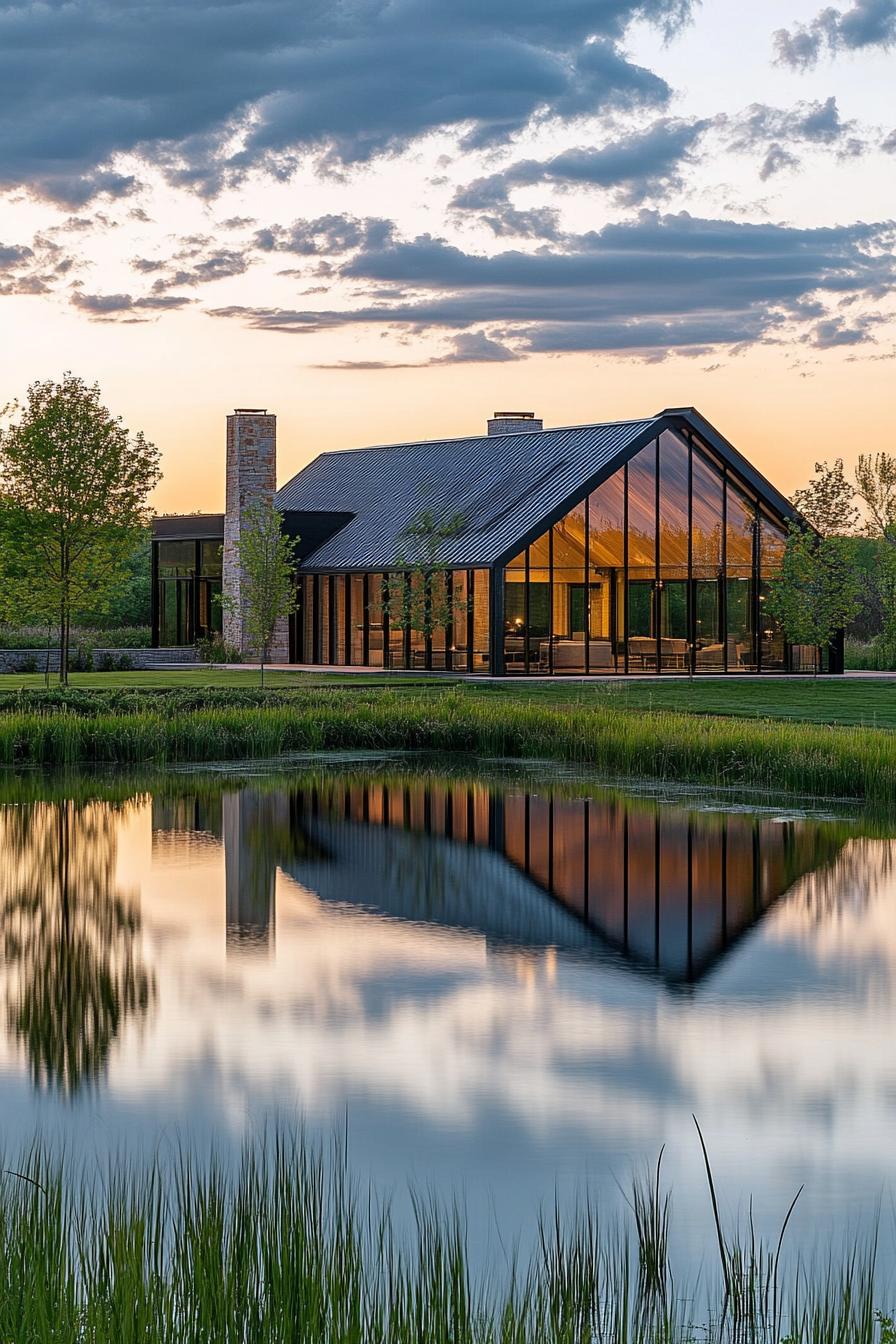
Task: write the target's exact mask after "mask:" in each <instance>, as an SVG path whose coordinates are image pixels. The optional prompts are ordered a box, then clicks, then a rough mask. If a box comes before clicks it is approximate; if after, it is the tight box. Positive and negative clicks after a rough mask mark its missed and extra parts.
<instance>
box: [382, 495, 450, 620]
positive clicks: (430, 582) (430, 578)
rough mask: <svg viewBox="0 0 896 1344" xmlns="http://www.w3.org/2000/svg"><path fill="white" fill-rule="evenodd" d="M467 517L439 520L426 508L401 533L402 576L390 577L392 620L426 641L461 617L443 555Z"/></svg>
mask: <svg viewBox="0 0 896 1344" xmlns="http://www.w3.org/2000/svg"><path fill="white" fill-rule="evenodd" d="M464 521H465V520H464V517H463V514H460V513H456V514H454V515H452V517H450V518H448V519H445V520H444V521H441V522H440V521H439V519H438V518H437V516H436V514H435V513H434V512H433V510H431V509H423V510H422V511H421V512H420V513H419V514H418V515H417V517H416V518H415V519H414V520H413V522H411V523H409V524H408V526H407V527H406V528H405V530H404V532H403V533H402V534H401V539H400V540H401V545H400V547H399V550H398V554H397V556H396V558H395V564H396V568H397V570H398V571H400V572H399V573H394V572H393V573H392V574H391V575H390V578H389V586H388V591H387V599H388V606H389V613H390V616H389V618H390V620H391V621H392V622H393V623H394V624H395V625H397V626H400V627H401V629H403V630H414V631H416V633H417V634H419V635H422V636H423V637H424V639H427V640H428V639H431V638H432V636H433V634H434V633H435V631H437V630H447V629H448V627H449V626H450V625H452V624H453V623H454V621H455V619H456V618H457V615H458V614H459V608H458V604H457V601H456V599H455V598H454V596H453V594H450V593H449V589H448V585H447V583H446V582H445V570H444V565H443V564H442V555H443V551H444V547H445V543H446V542H447V541H450V540H451V539H452V537H456V536H457V535H458V533H459V532H461V531H462V530H463V527H464Z"/></svg>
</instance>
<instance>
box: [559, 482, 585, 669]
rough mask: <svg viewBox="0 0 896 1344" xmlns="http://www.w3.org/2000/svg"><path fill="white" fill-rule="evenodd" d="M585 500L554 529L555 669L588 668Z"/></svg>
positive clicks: (571, 510)
mask: <svg viewBox="0 0 896 1344" xmlns="http://www.w3.org/2000/svg"><path fill="white" fill-rule="evenodd" d="M586 529H587V506H586V503H584V502H583V503H581V504H577V505H576V506H575V508H573V509H570V511H569V513H568V514H567V515H566V516H565V518H563V519H561V521H560V522H559V523H556V524H555V525H554V528H553V558H554V569H553V576H552V620H553V668H554V671H555V672H584V671H585V630H586V628H587V622H588V604H589V594H588V592H587V590H586V587H585V533H586Z"/></svg>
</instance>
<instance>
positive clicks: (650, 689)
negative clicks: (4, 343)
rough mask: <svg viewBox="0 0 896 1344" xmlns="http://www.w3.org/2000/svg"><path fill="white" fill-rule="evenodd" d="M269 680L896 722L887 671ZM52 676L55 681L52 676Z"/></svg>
mask: <svg viewBox="0 0 896 1344" xmlns="http://www.w3.org/2000/svg"><path fill="white" fill-rule="evenodd" d="M265 683H266V685H267V686H269V687H270V688H272V689H277V690H283V689H288V688H295V689H303V688H310V687H319V686H334V687H338V688H340V689H342V690H344V691H345V692H346V693H348V694H350V693H351V691H352V690H363V691H364V692H365V693H368V692H369V691H370V690H371V689H372V688H383V689H385V688H386V687H393V688H394V687H399V688H401V689H403V690H405V691H406V692H407V694H408V695H409V696H418V695H426V696H430V695H435V696H438V695H440V694H442V693H443V692H444V691H445V690H447V689H448V688H449V687H451V686H454V687H460V689H461V691H462V693H463V694H464V695H465V696H470V697H472V698H474V699H477V700H478V699H482V700H490V699H493V698H498V699H502V700H511V701H514V702H522V703H530V704H544V705H545V706H550V705H553V706H560V705H570V706H577V705H608V706H613V707H616V708H619V709H627V710H633V711H636V712H637V711H641V712H643V711H645V710H646V711H649V710H652V709H656V710H677V711H681V712H685V713H694V714H714V715H726V716H730V717H735V718H767V719H786V720H797V721H804V722H808V723H835V724H852V725H856V724H861V725H866V726H868V727H879V728H888V729H889V728H896V680H890V679H886V678H881V679H879V680H878V679H873V678H861V679H860V678H856V679H851V678H831V679H825V678H821V679H819V680H818V681H817V682H816V681H814V680H813V679H812V678H802V677H800V678H793V679H790V678H787V679H785V678H781V679H777V678H776V679H768V680H762V679H755V680H753V679H750V680H748V679H746V678H738V677H728V678H711V679H703V680H701V679H699V678H698V679H695V680H694V681H693V682H690V683H689V682H688V681H687V680H684V679H681V680H680V679H678V678H675V679H666V680H662V679H644V680H641V679H638V680H632V681H629V680H623V679H622V678H620V679H619V680H618V681H613V682H611V681H599V682H597V681H596V682H592V683H582V682H578V681H567V680H563V679H557V680H555V681H552V682H547V681H544V682H538V681H526V682H524V681H522V680H521V681H518V682H512V681H506V682H475V681H467V682H458V681H457V680H456V679H454V678H453V677H438V676H431V677H428V678H427V677H421V676H415V675H413V674H404V675H402V674H398V675H383V674H382V673H372V674H371V675H369V676H366V675H363V674H339V673H335V674H333V673H331V674H327V673H308V672H270V673H268V674H267V675H266V678H265ZM43 684H44V683H43V677H41V676H35V675H19V674H9V675H5V676H2V677H0V704H2V692H4V691H7V692H8V691H15V690H17V689H19V688H25V687H27V688H29V689H39V688H41V687H42V686H43ZM51 684H54V683H51ZM71 684H72V686H75V687H81V688H96V689H104V688H105V689H112V688H125V689H146V690H153V689H161V688H174V687H183V688H215V689H226V688H228V687H250V686H251V687H255V686H257V685H258V672H257V670H254V669H248V668H246V669H223V668H222V669H219V668H202V669H198V668H197V669H189V670H185V671H182V672H181V671H175V672H172V671H164V670H161V671H157V672H77V673H72V675H71Z"/></svg>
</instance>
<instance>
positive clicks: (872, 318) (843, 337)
mask: <svg viewBox="0 0 896 1344" xmlns="http://www.w3.org/2000/svg"><path fill="white" fill-rule="evenodd" d="M878 321H879V318H878V316H877V315H875V314H868V315H866V316H865V317H862V318H859V319H858V320H857V321H855V322H852V323H849V322H845V321H844V320H843V318H842V317H831V318H827V319H826V320H825V321H823V322H819V323H818V324H817V325H816V326H815V327H814V328H813V330H812V336H811V340H812V344H813V345H814V346H816V347H817V348H818V349H819V350H831V349H833V348H834V347H835V346H839V345H864V344H865V343H866V342H867V341H871V340H873V339H874V338H873V335H872V330H873V328H874V327H875V326H876V325H877V324H878Z"/></svg>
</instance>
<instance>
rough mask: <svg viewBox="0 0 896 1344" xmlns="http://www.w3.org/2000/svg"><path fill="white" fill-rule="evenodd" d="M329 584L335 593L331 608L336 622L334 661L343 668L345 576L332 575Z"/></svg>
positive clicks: (344, 660)
mask: <svg viewBox="0 0 896 1344" xmlns="http://www.w3.org/2000/svg"><path fill="white" fill-rule="evenodd" d="M330 582H331V583H332V584H333V588H334V591H335V601H334V604H333V608H334V613H333V614H334V620H335V622H336V629H335V631H334V634H335V636H336V638H335V652H336V660H335V661H336V663H337V665H339V666H341V667H344V666H345V663H346V657H345V620H346V617H345V584H346V578H345V575H344V574H334V575H333V577H332V579H331V580H330Z"/></svg>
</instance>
